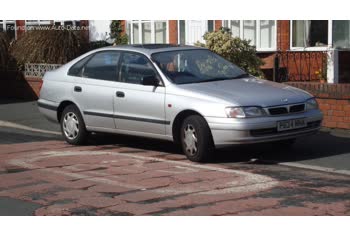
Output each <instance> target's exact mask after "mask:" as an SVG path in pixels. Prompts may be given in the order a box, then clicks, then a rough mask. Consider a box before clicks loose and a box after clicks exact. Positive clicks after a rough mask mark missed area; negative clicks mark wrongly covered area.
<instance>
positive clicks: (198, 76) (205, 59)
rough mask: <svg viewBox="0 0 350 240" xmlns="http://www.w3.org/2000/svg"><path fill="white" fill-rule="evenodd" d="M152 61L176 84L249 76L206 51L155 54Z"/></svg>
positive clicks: (195, 50) (194, 50) (193, 50)
mask: <svg viewBox="0 0 350 240" xmlns="http://www.w3.org/2000/svg"><path fill="white" fill-rule="evenodd" d="M152 59H153V61H154V62H156V64H157V65H158V66H159V68H160V69H161V70H162V72H163V73H164V74H165V75H166V76H167V77H168V78H169V79H170V80H171V81H172V82H174V83H175V84H187V83H201V82H210V81H221V80H231V79H237V78H243V77H247V76H249V75H248V74H247V73H246V72H244V71H243V70H242V69H240V68H239V67H237V66H236V65H234V64H232V63H231V62H229V61H227V60H225V59H224V58H222V57H220V56H219V55H217V54H215V53H212V52H211V51H209V50H206V49H191V50H178V51H167V52H160V53H154V54H152Z"/></svg>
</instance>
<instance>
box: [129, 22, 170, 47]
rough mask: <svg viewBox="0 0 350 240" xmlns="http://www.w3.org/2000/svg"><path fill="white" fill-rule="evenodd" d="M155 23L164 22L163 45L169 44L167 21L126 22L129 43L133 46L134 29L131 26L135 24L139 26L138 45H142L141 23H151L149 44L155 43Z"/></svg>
mask: <svg viewBox="0 0 350 240" xmlns="http://www.w3.org/2000/svg"><path fill="white" fill-rule="evenodd" d="M155 22H166V41H165V43H169V21H168V20H128V21H127V26H128V27H129V25H130V36H129V43H130V44H134V37H133V36H134V28H133V24H134V23H137V24H138V26H139V30H138V31H139V43H138V44H144V43H143V42H142V23H151V43H155V41H156V39H155V38H156V36H155V27H154V23H155Z"/></svg>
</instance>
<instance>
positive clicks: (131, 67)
mask: <svg viewBox="0 0 350 240" xmlns="http://www.w3.org/2000/svg"><path fill="white" fill-rule="evenodd" d="M145 77H155V78H156V77H157V73H156V71H155V69H154V68H153V66H152V64H151V62H150V61H149V60H148V58H146V57H145V56H143V55H140V54H135V53H123V58H122V61H121V70H120V81H121V82H125V83H133V84H142V80H143V78H145Z"/></svg>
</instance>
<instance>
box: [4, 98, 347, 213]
mask: <svg viewBox="0 0 350 240" xmlns="http://www.w3.org/2000/svg"><path fill="white" fill-rule="evenodd" d="M34 106H35V105H33V103H15V104H3V105H0V120H2V121H3V122H4V121H6V122H8V121H10V122H11V123H14V124H19V125H18V126H26V127H30V128H33V129H37V128H38V129H41V130H47V131H57V130H58V127H57V126H56V125H52V123H49V122H47V121H46V120H44V119H43V118H42V117H41V116H40V115H39V114H37V112H35V107H34ZM9 108H10V109H11V110H8V109H9ZM23 108H24V109H26V110H25V111H24V112H21V109H23ZM30 108H31V110H28V109H30ZM14 109H16V111H15V110H14ZM18 113H21V114H18ZM17 115H19V116H17ZM31 116H32V117H31ZM6 126H7V127H0V215H18V214H19V215H21V214H22V215H32V214H35V215H350V188H349V186H350V175H347V174H348V170H350V167H349V162H348V159H350V153H349V152H350V148H349V146H350V145H349V143H350V139H349V134H348V133H347V132H342V131H331V132H329V131H327V130H325V131H322V132H321V133H320V134H319V135H317V136H313V137H310V138H305V139H301V140H300V141H299V142H298V143H297V144H296V145H295V147H294V148H292V149H288V150H286V149H276V148H275V146H274V145H273V144H260V145H250V146H244V147H234V148H231V149H226V150H221V151H218V153H217V154H216V157H215V159H213V161H212V162H211V163H208V164H194V163H191V162H189V161H187V160H186V159H185V158H184V156H183V155H182V154H181V152H180V151H179V150H178V149H177V148H176V147H174V146H173V145H172V144H171V143H167V142H162V141H156V140H149V139H143V138H134V137H125V136H123V137H122V136H110V135H95V136H93V137H92V138H91V140H90V142H89V144H88V145H87V146H82V147H73V146H70V145H68V144H66V143H64V142H63V141H62V138H61V136H59V135H55V134H48V133H45V132H40V131H39V132H38V131H33V129H32V130H31V131H29V130H28V129H26V128H22V129H18V126H17V125H15V126H16V128H13V127H8V125H6ZM41 126H43V127H41ZM55 127H56V129H55ZM284 164H286V165H284ZM291 165H295V166H297V167H291ZM300 167H302V168H300ZM310 167H311V168H316V169H319V170H321V171H315V170H311V169H307V168H310ZM325 171H331V172H325ZM339 173H342V174H339ZM19 206H22V207H21V208H19Z"/></svg>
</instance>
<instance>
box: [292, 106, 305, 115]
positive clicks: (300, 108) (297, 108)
mask: <svg viewBox="0 0 350 240" xmlns="http://www.w3.org/2000/svg"><path fill="white" fill-rule="evenodd" d="M304 110H305V104H298V105H293V106H291V107H290V108H289V112H290V113H297V112H303V111H304Z"/></svg>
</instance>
